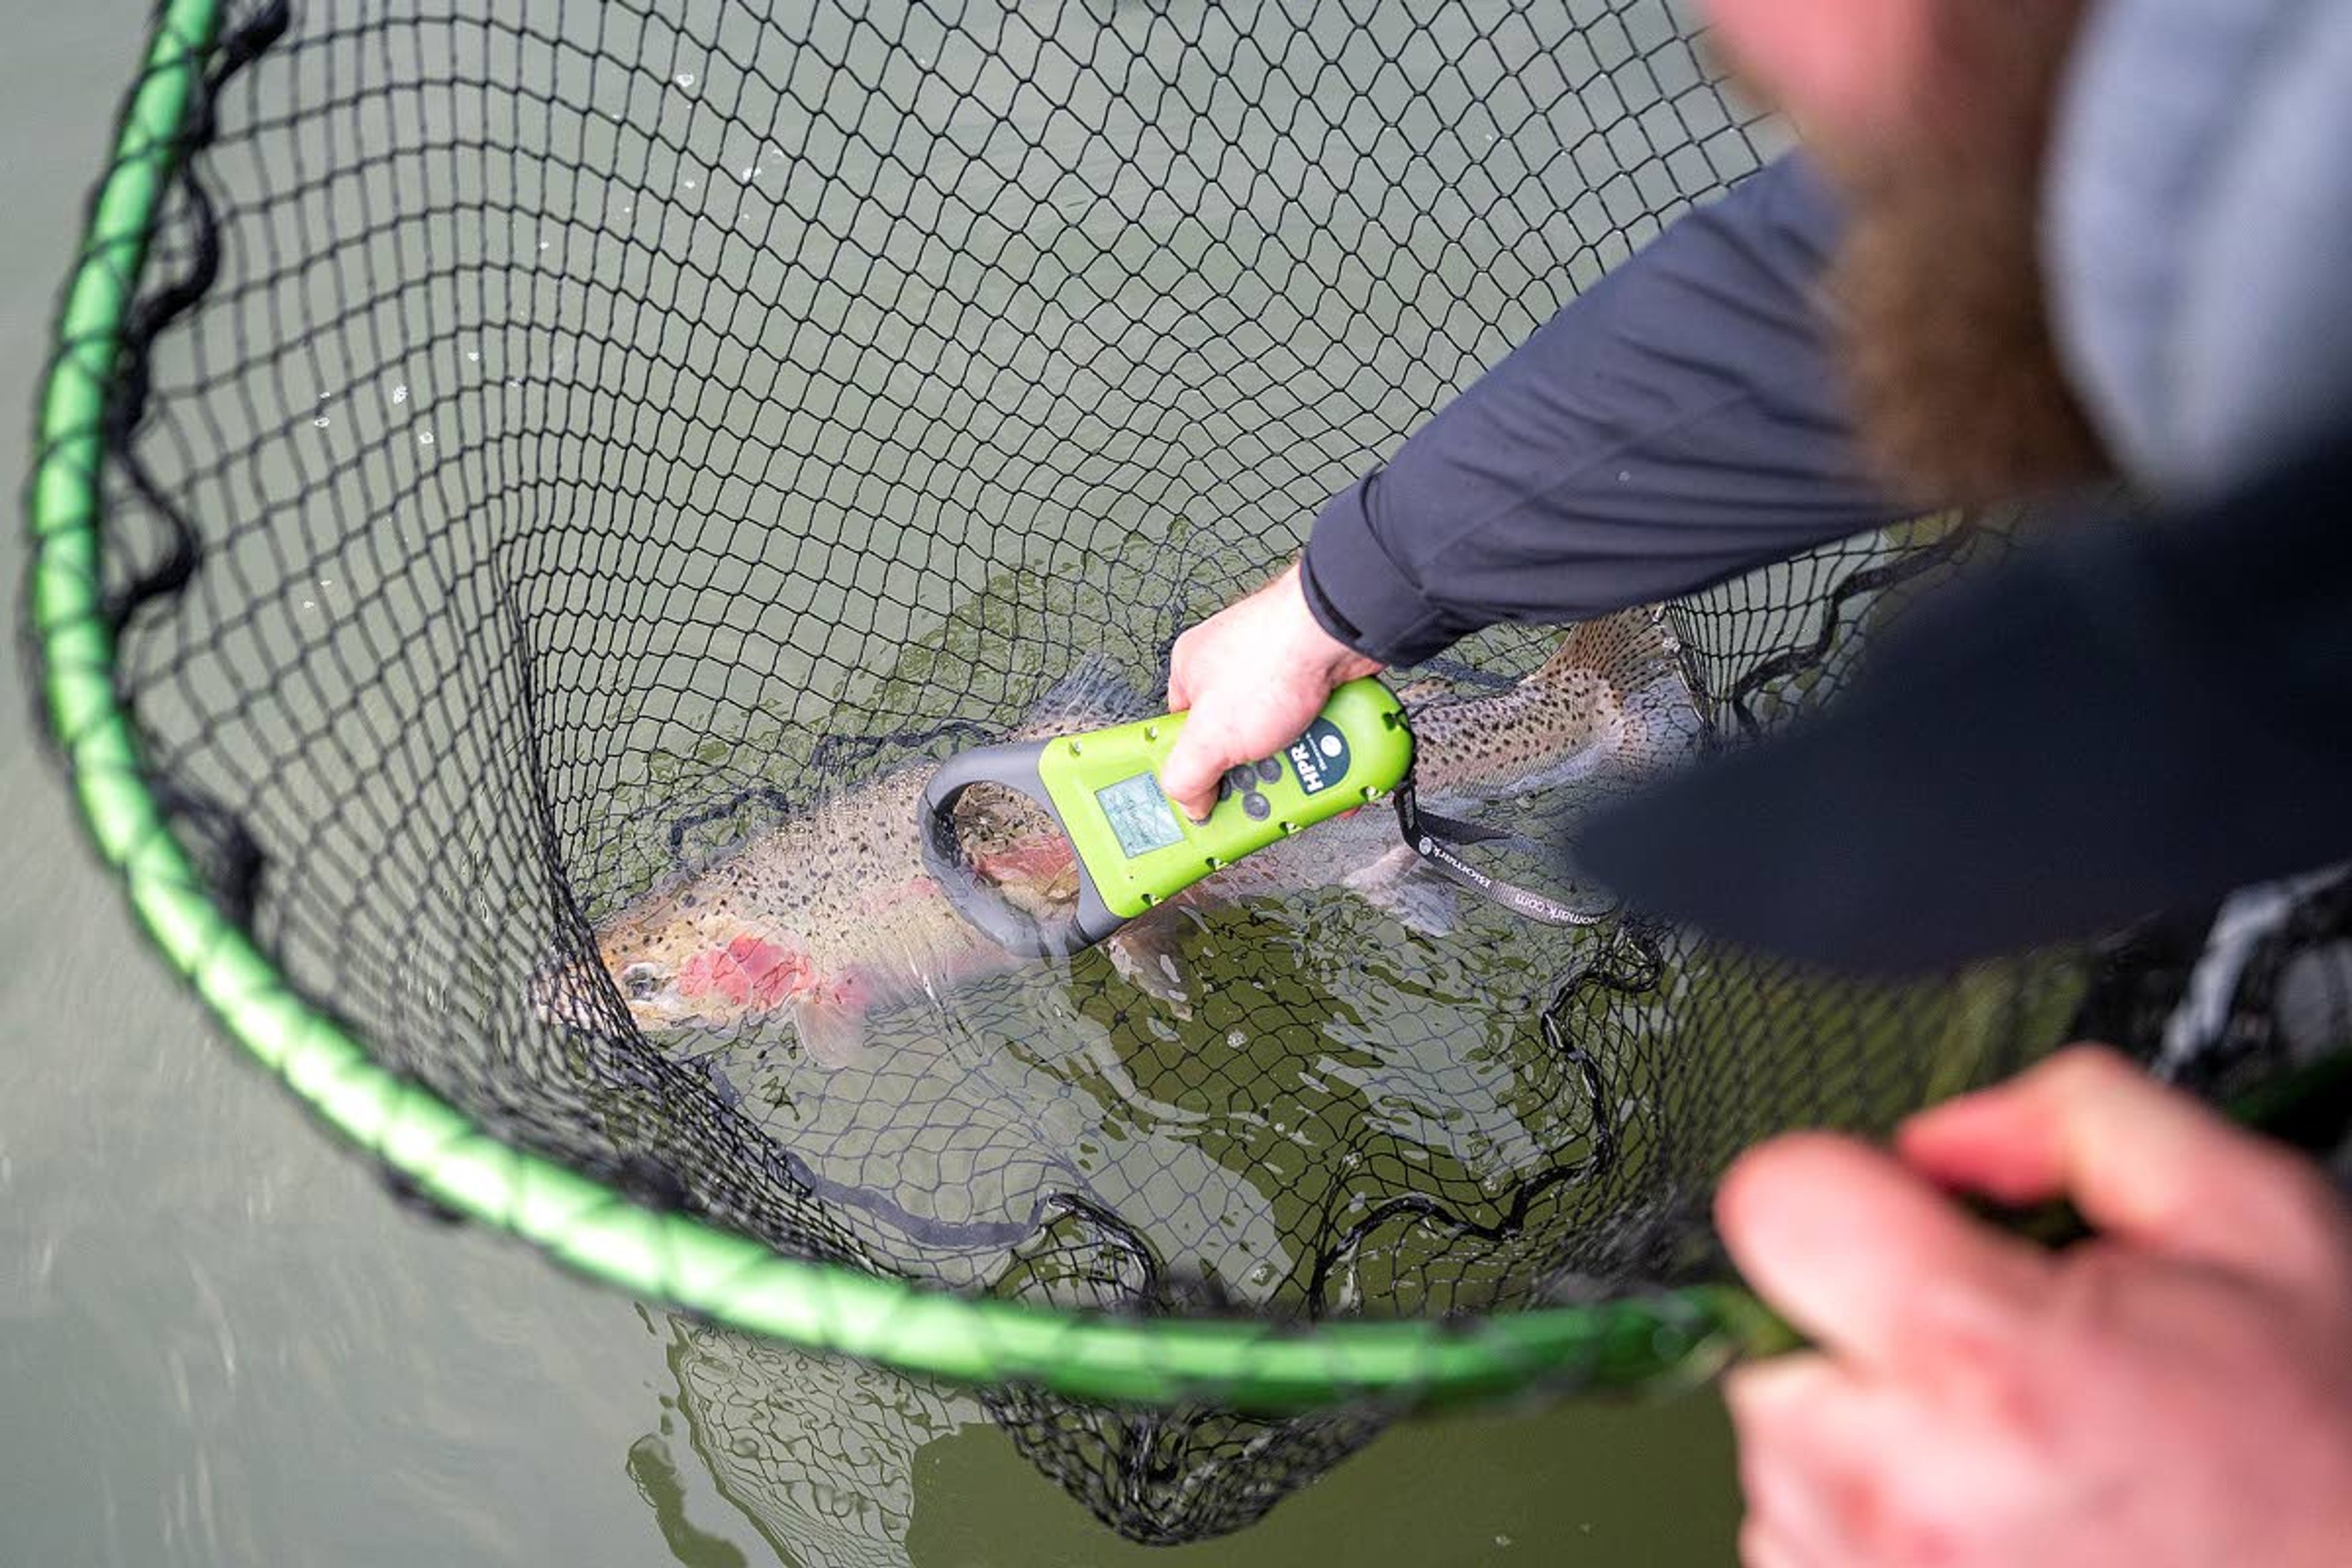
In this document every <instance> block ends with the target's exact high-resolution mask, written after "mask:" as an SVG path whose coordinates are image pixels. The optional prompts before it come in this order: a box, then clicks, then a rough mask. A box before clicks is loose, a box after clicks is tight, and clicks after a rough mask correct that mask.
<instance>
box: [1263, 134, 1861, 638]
mask: <svg viewBox="0 0 2352 1568" xmlns="http://www.w3.org/2000/svg"><path fill="white" fill-rule="evenodd" d="M1840 222H1841V216H1840V213H1839V211H1838V208H1837V205H1836V204H1835V201H1834V199H1833V198H1832V196H1831V195H1829V193H1828V192H1827V191H1826V190H1825V189H1824V188H1823V187H1822V184H1820V182H1819V181H1818V179H1817V178H1816V177H1815V176H1814V175H1813V174H1812V172H1811V170H1810V169H1808V168H1806V167H1804V166H1803V165H1802V164H1801V163H1799V162H1798V161H1796V160H1793V159H1783V160H1782V161H1781V162H1780V163H1776V164H1774V165H1772V166H1771V167H1769V168H1767V169H1765V170H1763V171H1761V172H1759V173H1758V174H1755V175H1753V176H1751V177H1750V178H1749V179H1748V180H1747V181H1746V182H1744V183H1743V184H1741V185H1739V186H1738V188H1737V189H1736V190H1734V191H1732V192H1731V193H1730V194H1729V195H1726V196H1725V197H1723V198H1722V199H1721V200H1719V201H1717V202H1715V203H1713V204H1711V205H1708V206H1706V207H1703V208H1701V209H1699V210H1698V211H1696V212H1694V213H1692V214H1690V215H1688V216H1685V217H1684V218H1682V219H1681V220H1679V221H1678V222H1676V223H1675V225H1673V226H1671V227H1670V228H1668V229H1667V230H1666V232H1665V233H1664V234H1662V235H1660V236H1659V237H1657V238H1656V239H1655V240H1654V241H1653V242H1652V243H1651V244H1650V245H1649V246H1648V247H1645V248H1644V249H1643V251H1642V252H1641V254H1639V255H1638V256H1636V257H1634V258H1633V259H1631V260H1629V261H1627V262H1626V263H1625V264H1624V265H1623V266H1622V267H1620V268H1617V269H1616V270H1615V271H1613V272H1612V273H1611V274H1610V275H1609V276H1608V277H1607V278H1604V279H1601V282H1599V283H1598V284H1596V285H1594V286H1593V287H1592V288H1591V289H1589V290H1587V291H1586V292H1585V294H1583V295H1582V296H1581V297H1580V298H1579V299H1577V300H1574V301H1572V302H1571V303H1570V304H1569V305H1568V306H1567V307H1566V308H1565V309H1563V310H1560V311H1559V314H1558V315H1556V316H1554V317H1553V318H1552V320H1551V321H1549V322H1547V323H1546V324H1545V325H1544V326H1543V327H1542V328H1540V329H1539V330H1538V331H1537V332H1536V333H1535V334H1534V336H1532V337H1530V338H1529V339H1528V341H1527V342H1525V343H1523V344H1521V345H1520V346H1519V347H1518V348H1517V350H1516V351H1514V352H1513V353H1511V355H1510V356H1509V357H1508V358H1507V359H1506V360H1504V361H1503V363H1500V364H1498V365H1496V367H1495V368H1494V369H1493V370H1492V371H1490V372H1488V373H1487V374H1486V375H1485V376H1484V377H1482V378H1481V379H1480V380H1479V381H1478V382H1477V383H1476V384H1474V385H1473V386H1471V387H1470V388H1469V390H1467V391H1466V392H1465V393H1464V394H1463V395H1461V396H1460V397H1458V398H1456V399H1455V400H1454V402H1453V403H1452V404H1451V405H1448V406H1447V407H1445V408H1444V410H1442V411H1441V412H1440V413H1439V414H1438V415H1437V416H1435V417H1434V418H1433V419H1432V420H1431V421H1430V422H1429V423H1428V424H1426V425H1425V426H1423V427H1422V428H1421V429H1420V430H1419V431H1417V432H1416V433H1415V434H1414V435H1413V436H1412V438H1411V439H1409V440H1407V441H1406V442H1405V444H1404V445H1403V446H1402V447H1400V448H1399V449H1398V451H1397V453H1396V455H1395V457H1394V458H1392V459H1391V461H1390V462H1389V464H1388V465H1387V466H1386V467H1385V468H1381V469H1379V470H1377V471H1375V472H1374V473H1372V474H1370V475H1369V476H1367V477H1366V478H1365V479H1363V480H1361V481H1360V482H1359V483H1358V484H1356V485H1355V486H1353V487H1351V488H1350V489H1348V490H1346V491H1344V492H1342V493H1341V494H1340V495H1339V496H1338V497H1336V498H1334V499H1333V500H1332V501H1331V502H1330V504H1329V505H1328V506H1327V507H1326V508H1325V510H1324V511H1323V513H1322V515H1321V516H1320V517H1319V518H1318V520H1317V521H1316V524H1315V531H1314V535H1313V538H1312V540H1311V542H1309V544H1308V546H1307V555H1306V559H1305V572H1304V576H1303V585H1304V587H1305V589H1306V593H1307V603H1308V605H1309V606H1310V607H1311V608H1312V609H1313V610H1314V612H1315V615H1316V618H1317V619H1318V621H1320V622H1322V624H1323V626H1324V627H1325V629H1326V630H1328V631H1329V632H1330V633H1331V634H1332V635H1333V636H1335V637H1339V638H1340V639H1341V640H1342V641H1344V642H1346V643H1348V644H1349V646H1351V647H1355V648H1357V649H1359V650H1360V651H1361V652H1363V653H1365V654H1367V655H1369V656H1370V657H1371V658H1376V659H1378V660H1380V661H1381V662H1382V663H1384V664H1409V663H1412V662H1414V661H1415V660H1418V659H1421V658H1427V657H1428V656H1429V655H1431V654H1433V653H1435V652H1436V651H1438V650H1439V649H1440V648H1443V647H1445V646H1446V645H1447V644H1449V643H1452V642H1453V641H1454V640H1455V639H1457V638H1459V637H1464V636H1466V635H1467V634H1468V633H1470V632H1472V631H1475V630H1476V629H1477V628H1479V627H1480V626H1487V625H1491V624H1493V623H1494V622H1496V621H1502V620H1513V621H1531V622H1551V621H1561V620H1577V619H1582V618H1585V617H1588V616H1596V615H1601V614H1604V613H1606V612H1608V611H1611V610H1616V609H1622V608H1623V607H1625V606H1626V605H1636V604H1643V603H1647V602H1650V601H1653V600H1657V599H1664V598H1669V597H1672V596H1673V595H1677V594H1684V593H1688V592H1691V591H1693V590H1695V589H1697V588H1701V587H1704V586H1706V584H1710V583H1714V582H1718V581H1720V580H1722V579H1723V578H1726V577H1729V576H1733V575H1736V574H1738V573H1740V572H1744V571H1747V570H1748V569H1750V568H1752V567H1755V566H1758V565H1760V564H1762V563H1766V562H1769V561H1774V560H1779V559H1781V558H1783V557H1785V556H1788V555H1790V554H1793V553H1795V552H1798V551H1800V550H1802V549H1804V548H1806V547H1808V546H1810V545H1813V544H1817V543H1821V542H1824V541H1827V540H1832V539H1837V538H1842V537H1843V536H1845V535H1847V534H1850V533H1854V532H1858V531H1863V530H1865V529H1869V528H1874V527H1878V526H1881V525H1884V524H1885V523H1887V522H1890V521H1896V520H1897V519H1899V518H1901V517H1902V516H1904V515H1906V509H1905V508H1903V507H1902V506H1900V505H1899V504H1898V503H1896V502H1895V500H1892V499H1891V498H1890V497H1889V496H1888V495H1887V494H1886V493H1885V490H1884V489H1882V488H1881V487H1880V486H1878V485H1877V484H1876V483H1874V481H1873V480H1872V479H1870V477H1869V476H1868V475H1867V473H1866V472H1865V470H1864V465H1863V463H1862V461H1861V458H1860V456H1859V453H1858V449H1857V448H1856V447H1855V445H1854V443H1853V436H1852V422H1851V419H1850V417H1849V414H1848V410H1847V406H1846V400H1845V395H1844V392H1843V387H1842V385H1841V384H1840V380H1839V377H1838V375H1837V374H1836V367H1835V365H1834V363H1833V361H1832V348H1831V344H1830V342H1829V332H1828V331H1827V330H1826V329H1827V325H1828V323H1827V321H1826V319H1825V317H1824V316H1823V314H1822V303H1821V300H1820V291H1819V283H1820V279H1821V275H1822V269H1823V268H1824V266H1825V265H1826V264H1827V261H1828V259H1829V257H1830V254H1831V252H1832V249H1833V247H1834V246H1835V243H1836V238H1837V233H1838V229H1839V226H1840Z"/></svg>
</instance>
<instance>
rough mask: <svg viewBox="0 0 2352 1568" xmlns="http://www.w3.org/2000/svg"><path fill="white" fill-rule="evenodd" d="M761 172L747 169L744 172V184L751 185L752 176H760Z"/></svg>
mask: <svg viewBox="0 0 2352 1568" xmlns="http://www.w3.org/2000/svg"><path fill="white" fill-rule="evenodd" d="M759 172H760V171H759V170H757V169H746V170H744V171H743V180H744V183H745V184H750V183H751V176H752V175H754V174H758V173H759Z"/></svg>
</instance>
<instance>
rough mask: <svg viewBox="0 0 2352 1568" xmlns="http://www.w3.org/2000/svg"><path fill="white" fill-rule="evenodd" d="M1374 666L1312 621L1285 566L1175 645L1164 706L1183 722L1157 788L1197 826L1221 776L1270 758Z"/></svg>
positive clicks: (1206, 812)
mask: <svg viewBox="0 0 2352 1568" xmlns="http://www.w3.org/2000/svg"><path fill="white" fill-rule="evenodd" d="M1380 668H1381V666H1380V665H1379V664H1377V663H1375V662H1373V661H1372V660H1371V659H1369V658H1365V657H1364V656H1363V655H1362V654H1360V653H1358V652H1357V651H1356V650H1355V649H1353V648H1351V647H1349V646H1348V645H1347V644H1346V643H1343V642H1340V641H1339V640H1338V639H1337V638H1335V637H1332V636H1331V634H1330V633H1328V632H1327V631H1325V630H1324V629H1323V628H1322V626H1320V625H1318V623H1317V622H1316V619H1315V616H1314V613H1313V612H1312V611H1310V610H1309V609H1307V596H1306V595H1305V594H1303V593H1302V592H1300V590H1299V586H1298V568H1297V565H1296V564H1294V565H1292V566H1291V567H1290V568H1289V569H1287V570H1286V571H1285V572H1284V573H1283V574H1282V575H1281V576H1279V577H1276V579H1275V580H1274V581H1273V582H1271V583H1268V584H1266V585H1265V587H1263V588H1260V589H1259V590H1258V591H1257V592H1256V593H1255V594H1252V595H1250V596H1249V597H1248V598H1246V599H1242V600H1238V601H1236V602H1234V604H1231V605H1226V606H1225V607H1224V608H1223V609H1222V610H1220V611H1218V612H1217V613H1216V614H1215V615H1213V616H1210V617H1209V618H1208V619H1207V620H1205V621H1202V623H1201V624H1200V625H1199V626H1194V627H1193V628H1192V630H1191V631H1189V632H1186V633H1185V634H1184V635H1183V636H1182V637H1178V638H1177V639H1176V650H1175V652H1174V654H1173V655H1171V658H1170V659H1169V662H1168V706H1169V708H1170V709H1171V710H1175V711H1178V712H1181V711H1183V710H1187V709H1189V710H1191V711H1192V717H1191V718H1189V719H1187V720H1186V721H1184V732H1183V733H1182V734H1181V735H1179V736H1178V737H1177V738H1176V744H1175V745H1174V746H1173V747H1172V748H1171V750H1170V751H1169V753H1168V762H1167V763H1166V765H1165V766H1163V767H1162V768H1161V769H1160V788H1161V789H1162V790H1164V791H1165V792H1166V793H1167V795H1168V798H1169V799H1171V800H1172V801H1174V802H1175V803H1176V804H1177V805H1179V806H1180V807H1181V808H1182V809H1183V811H1184V813H1185V815H1186V816H1190V817H1192V820H1193V821H1195V822H1198V821H1200V820H1202V818H1203V817H1205V816H1208V815H1209V808H1210V807H1211V806H1213V805H1216V804H1217V780H1218V779H1219V778H1221V777H1223V774H1224V773H1225V770H1226V769H1228V768H1231V767H1234V766H1236V765H1238V764H1240V763H1254V762H1256V761H1257V760H1258V759H1259V758H1260V757H1270V756H1272V755H1274V753H1275V752H1278V751H1280V750H1281V749H1282V748H1283V747H1285V746H1286V745H1288V744H1289V743H1290V742H1293V741H1295V740H1297V738H1298V737H1299V734H1300V733H1301V732H1302V731H1305V730H1306V728H1307V725H1309V724H1311V723H1313V722H1314V721H1315V715H1316V714H1318V713H1320V712H1321V711H1322V710H1323V704H1324V702H1325V701H1326V700H1328V699H1329V698H1330V695H1331V689H1332V688H1334V687H1336V686H1338V685H1339V683H1340V682H1341V681H1344V680H1353V679H1356V678H1357V677H1358V676H1360V675H1370V674H1373V673H1374V672H1376V671H1378V670H1379V669H1380Z"/></svg>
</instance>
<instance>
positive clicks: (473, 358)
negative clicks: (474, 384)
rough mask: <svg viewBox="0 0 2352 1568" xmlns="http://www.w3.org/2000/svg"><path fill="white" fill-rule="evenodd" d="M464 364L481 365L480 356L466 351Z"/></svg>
mask: <svg viewBox="0 0 2352 1568" xmlns="http://www.w3.org/2000/svg"><path fill="white" fill-rule="evenodd" d="M466 363H467V364H479V363H482V356H481V355H479V354H478V353H472V352H471V351H468V352H467V355H466Z"/></svg>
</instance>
